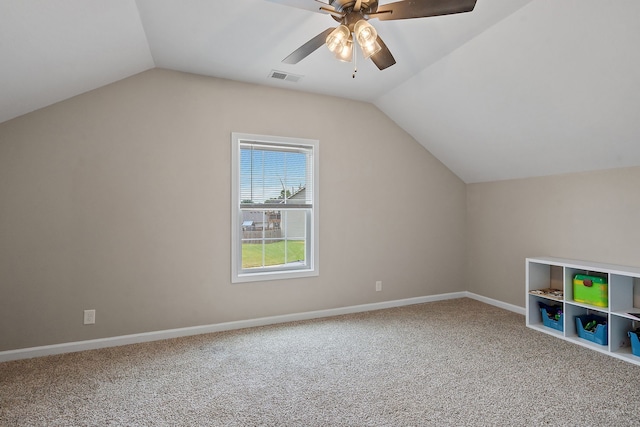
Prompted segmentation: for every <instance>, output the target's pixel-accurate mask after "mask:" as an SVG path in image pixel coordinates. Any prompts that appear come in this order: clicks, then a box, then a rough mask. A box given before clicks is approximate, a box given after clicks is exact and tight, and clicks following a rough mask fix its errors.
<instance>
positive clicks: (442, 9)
mask: <svg viewBox="0 0 640 427" xmlns="http://www.w3.org/2000/svg"><path fill="white" fill-rule="evenodd" d="M267 1H270V2H273V3H279V4H283V5H286V6H292V7H296V8H299V9H306V10H309V11H311V12H317V13H324V14H328V15H331V17H332V18H333V19H335V20H336V21H337V22H339V23H340V25H338V26H337V27H331V28H327V29H326V30H324V31H323V32H321V33H320V34H318V35H317V36H315V37H314V38H312V39H311V40H309V41H308V42H306V43H305V44H303V45H302V46H300V47H299V48H298V49H296V50H295V51H293V53H291V54H290V55H289V56H287V57H286V58H285V59H283V60H282V62H284V63H285V64H297V63H298V62H300V61H301V60H303V59H304V58H306V57H307V56H309V55H310V54H311V53H313V52H314V51H315V50H316V49H318V48H319V47H320V46H322V45H323V44H326V45H327V47H328V48H329V50H330V51H331V52H332V53H333V54H334V55H335V56H336V58H337V59H339V60H341V61H346V62H351V61H352V59H355V52H354V49H353V45H354V44H355V43H356V42H357V43H358V45H359V46H360V49H361V50H362V53H363V55H364V58H365V59H368V58H371V60H372V61H373V63H374V64H375V65H376V66H377V67H378V69H380V70H384V69H385V68H388V67H390V66H392V65H393V64H395V63H396V60H395V59H394V57H393V55H392V54H391V52H390V51H389V48H388V47H387V46H386V45H385V44H384V42H383V41H382V39H381V38H380V36H379V35H378V32H377V31H376V29H375V28H374V27H373V25H371V24H370V23H369V22H367V21H368V20H369V19H372V18H377V19H379V20H380V21H390V20H398V19H412V18H424V17H428V16H440V15H450V14H454V13H463V12H470V11H472V10H473V8H474V7H475V5H476V0H404V1H396V2H393V3H388V4H384V5H378V0H355V1H354V0H328V2H329V3H326V2H323V1H320V0H267ZM354 76H355V75H354Z"/></svg>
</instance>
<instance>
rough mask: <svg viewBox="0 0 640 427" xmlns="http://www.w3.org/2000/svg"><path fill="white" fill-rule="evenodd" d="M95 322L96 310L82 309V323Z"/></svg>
mask: <svg viewBox="0 0 640 427" xmlns="http://www.w3.org/2000/svg"><path fill="white" fill-rule="evenodd" d="M94 323H96V311H95V310H85V311H84V324H85V325H93V324H94Z"/></svg>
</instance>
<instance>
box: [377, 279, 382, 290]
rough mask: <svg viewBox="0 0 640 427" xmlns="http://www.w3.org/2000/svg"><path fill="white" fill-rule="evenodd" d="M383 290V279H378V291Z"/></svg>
mask: <svg viewBox="0 0 640 427" xmlns="http://www.w3.org/2000/svg"><path fill="white" fill-rule="evenodd" d="M381 290H382V280H378V281H377V282H376V292H380V291H381Z"/></svg>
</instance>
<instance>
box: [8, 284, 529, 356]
mask: <svg viewBox="0 0 640 427" xmlns="http://www.w3.org/2000/svg"><path fill="white" fill-rule="evenodd" d="M465 297H466V298H471V299H475V300H478V301H481V302H484V303H486V304H490V305H494V306H497V307H500V308H503V309H505V310H509V311H513V312H516V313H519V314H524V308H522V307H518V306H515V305H511V304H507V303H504V302H501V301H498V300H494V299H491V298H486V297H483V296H480V295H476V294H474V293H471V292H466V291H462V292H452V293H447V294H438V295H429V296H423V297H415V298H407V299H401V300H394V301H383V302H376V303H371V304H361V305H353V306H349V307H339V308H330V309H326V310H316V311H307V312H303V313H293V314H283V315H280V316H270V317H261V318H257V319H248V320H239V321H234V322H224V323H215V324H211V325H202V326H192V327H188V328H178V329H167V330H163V331H154V332H144V333H141V334H132V335H121V336H117V337H109V338H100V339H95V340H87V341H76V342H70V343H62V344H53V345H45V346H40V347H30V348H21V349H17V350H7V351H0V362H8V361H10V360H18V359H29V358H32V357H41V356H50V355H54V354H62V353H72V352H76V351H85V350H95V349H99V348H106V347H117V346H120V345H127V344H138V343H143V342H149V341H159V340H165V339H170V338H179V337H186V336H190V335H199V334H209V333H212V332H222V331H230V330H235V329H243V328H251V327H255V326H266V325H274V324H278V323H286V322H295V321H299V320H310V319H319V318H323V317H331V316H340V315H344V314H351V313H362V312H365V311H373V310H382V309H385V308H393V307H402V306H406V305H413V304H423V303H426V302H434V301H443V300H450V299H457V298H465Z"/></svg>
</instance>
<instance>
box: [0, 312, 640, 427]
mask: <svg viewBox="0 0 640 427" xmlns="http://www.w3.org/2000/svg"><path fill="white" fill-rule="evenodd" d="M639 422H640V366H636V365H632V364H630V363H626V362H623V361H620V360H617V359H615V358H612V357H609V356H606V355H602V354H599V353H597V352H593V351H590V350H588V349H585V348H582V347H580V346H576V345H572V344H569V343H566V342H564V341H561V340H558V339H555V338H552V337H550V336H547V335H545V334H542V333H539V332H536V331H533V330H530V329H527V328H526V327H525V326H524V317H523V316H520V315H517V314H514V313H511V312H508V311H505V310H501V309H498V308H495V307H492V306H489V305H486V304H483V303H480V302H477V301H474V300H470V299H459V300H450V301H442V302H435V303H427V304H420V305H414V306H408V307H402V308H395V309H388V310H380V311H374V312H369V313H362V314H356V315H347V316H340V317H333V318H327V319H320V320H314V321H305V322H295V323H290V324H285V325H277V326H269V327H260V328H253V329H245V330H240V331H233V332H225V333H216V334H208V335H200V336H195V337H188V338H181V339H174V340H166V341H159V342H154V343H145V344H138V345H130V346H123V347H117V348H110V349H103V350H93V351H86V352H81V353H72V354H66V355H58V356H49V357H43V358H37V359H31V360H22V361H14V362H6V363H0V425H1V426H108V425H118V426H120V425H122V426H164V425H170V426H431V425H434V426H435V425H438V426H442V425H445V426H463V425H470V426H483V425H497V426H506V425H523V426H524V425H526V426H534V425H535V426H537V425H553V426H563V425H567V426H605V425H606V426H626V425H634V426H637V425H638V423H639Z"/></svg>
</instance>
